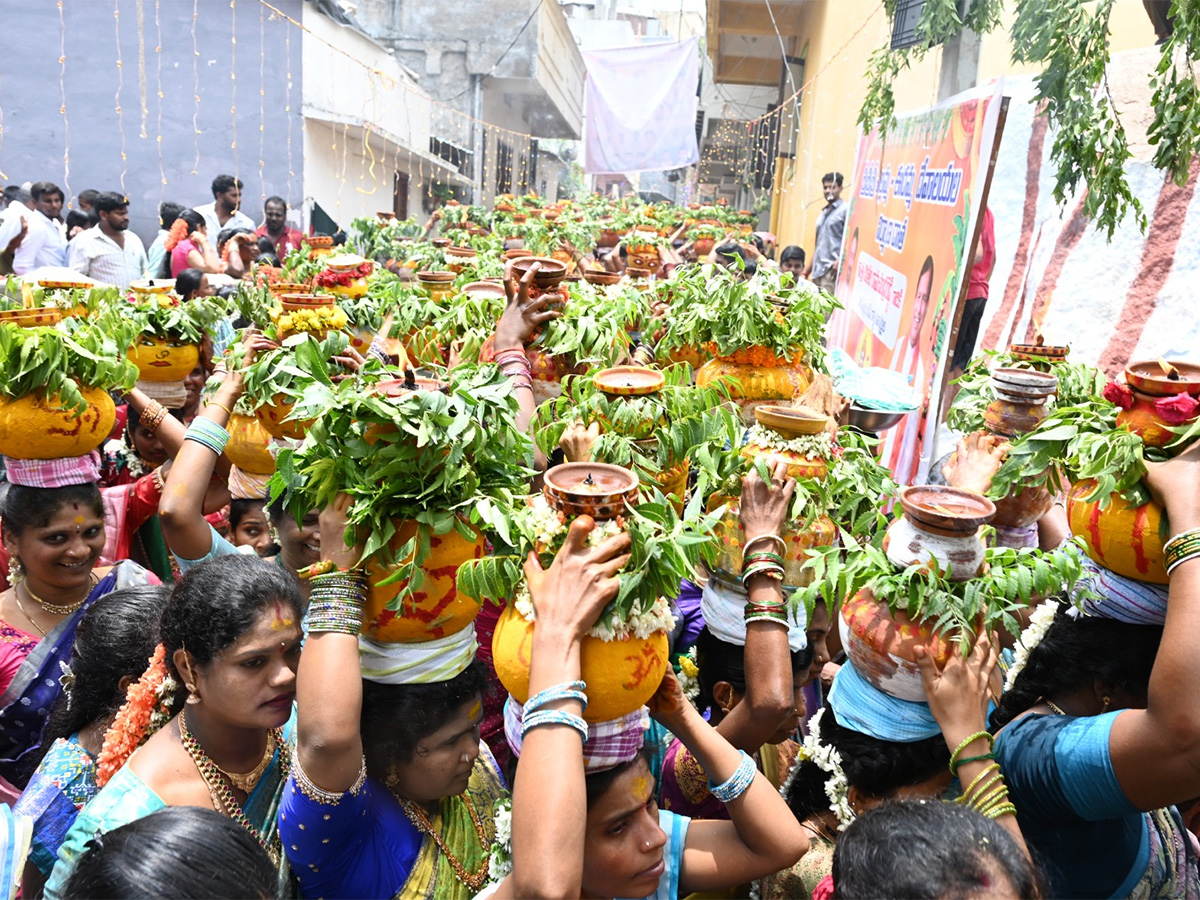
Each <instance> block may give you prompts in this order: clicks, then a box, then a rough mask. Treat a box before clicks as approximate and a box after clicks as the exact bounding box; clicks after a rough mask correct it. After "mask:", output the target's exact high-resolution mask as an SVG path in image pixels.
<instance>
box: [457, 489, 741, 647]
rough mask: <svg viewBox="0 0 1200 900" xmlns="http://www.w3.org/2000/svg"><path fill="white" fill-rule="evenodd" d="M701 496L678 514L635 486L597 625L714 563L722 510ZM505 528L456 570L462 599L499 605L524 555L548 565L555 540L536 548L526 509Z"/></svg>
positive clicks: (667, 592)
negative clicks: (621, 555)
mask: <svg viewBox="0 0 1200 900" xmlns="http://www.w3.org/2000/svg"><path fill="white" fill-rule="evenodd" d="M703 478H704V476H703V475H701V479H702V480H703ZM701 493H702V492H700V491H698V492H697V493H695V494H694V495H693V496H692V498H691V500H690V501H689V502H688V504H687V506H686V507H685V508H684V511H683V515H682V516H680V515H678V514H676V512H675V507H674V506H673V505H672V504H671V502H670V501H669V500H667V498H666V497H664V496H663V494H662V492H661V491H659V490H657V489H655V488H653V487H647V486H643V487H642V488H641V490H640V492H639V497H638V502H637V503H636V504H634V505H632V506H629V507H628V508H627V510H626V513H625V515H624V516H623V520H624V521H623V529H622V530H623V531H624V532H625V533H626V534H627V535H629V540H630V548H629V553H630V558H629V562H628V563H627V564H626V566H625V568H624V569H623V570H622V571H621V572H620V574H619V575H618V576H617V579H618V581H619V582H620V588H619V589H618V591H617V596H616V599H615V600H613V601H612V602H611V603H610V604H609V605H608V606H607V607H605V609H604V611H603V612H602V613H601V615H600V621H601V622H608V623H610V624H619V623H621V622H623V621H628V619H629V618H630V617H632V616H634V615H637V614H640V613H644V612H647V611H649V610H650V609H651V608H652V607H653V606H654V605H655V603H656V602H657V601H658V600H659V598H661V597H673V596H675V595H676V594H677V593H678V591H679V582H680V581H681V580H682V579H684V578H691V577H694V575H695V572H696V566H697V565H698V564H699V563H700V562H701V561H702V560H703V561H705V562H708V563H712V562H713V561H714V560H715V557H716V549H717V548H716V542H715V538H714V533H715V531H714V529H715V528H716V525H717V522H719V521H720V518H721V515H722V513H723V512H724V509H723V508H719V509H716V510H714V511H713V512H711V513H706V512H704V510H703V506H702V498H701ZM510 524H511V527H510V529H509V538H510V539H509V540H507V541H505V542H504V546H500V545H497V547H496V553H495V554H494V555H492V556H485V557H484V558H482V559H478V560H472V561H468V562H466V563H464V564H463V565H462V566H460V567H459V569H458V589H459V590H460V591H462V592H463V593H464V594H466V595H467V596H469V597H474V598H475V599H476V600H479V601H481V602H482V601H484V600H491V601H492V602H494V603H504V602H506V601H507V600H509V599H510V598H511V597H512V596H513V595H514V594H515V593H516V591H517V588H518V586H519V585H520V584H521V583H522V581H524V577H525V576H524V572H523V571H522V566H523V564H524V561H525V559H526V557H527V556H528V554H529V553H530V552H533V551H534V550H537V551H538V556H539V559H540V560H541V563H542V565H543V566H546V567H548V566H549V565H550V564H551V562H552V561H553V559H554V554H555V553H556V552H557V551H558V546H561V540H560V541H558V542H556V546H551V547H541V546H539V545H538V544H537V537H538V536H537V534H536V531H535V528H534V523H533V519H532V517H531V516H530V515H529V514H528V510H527V509H524V510H518V511H517V512H516V513H515V514H514V515H513V516H512V519H511V523H510ZM567 524H569V523H567ZM563 539H565V532H564V537H563Z"/></svg>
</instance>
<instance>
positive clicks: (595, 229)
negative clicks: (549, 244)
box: [547, 213, 600, 253]
mask: <svg viewBox="0 0 1200 900" xmlns="http://www.w3.org/2000/svg"><path fill="white" fill-rule="evenodd" d="M547 224H548V225H549V227H550V234H551V236H552V237H553V238H554V239H555V241H556V242H558V243H564V242H565V243H567V244H569V245H570V246H571V247H574V248H575V249H576V250H578V251H579V252H580V253H588V252H590V251H591V250H592V248H594V247H595V246H596V241H597V240H599V239H600V223H599V222H597V221H596V220H595V219H593V218H591V217H588V216H585V217H584V218H583V219H576V218H575V217H574V216H572V215H569V214H567V213H563V214H562V215H560V216H559V217H558V218H557V219H555V220H554V221H553V222H548V223H547ZM551 249H552V250H553V249H554V248H551Z"/></svg>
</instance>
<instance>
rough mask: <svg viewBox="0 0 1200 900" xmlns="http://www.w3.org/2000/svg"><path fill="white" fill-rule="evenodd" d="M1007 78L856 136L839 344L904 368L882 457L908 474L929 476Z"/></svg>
mask: <svg viewBox="0 0 1200 900" xmlns="http://www.w3.org/2000/svg"><path fill="white" fill-rule="evenodd" d="M1001 87H1002V86H1001V85H1000V84H996V85H993V86H989V87H986V88H979V89H975V90H973V91H968V92H966V93H963V94H960V95H958V96H957V97H954V98H951V99H950V100H949V101H947V102H945V103H943V104H941V105H939V106H936V107H933V108H931V109H927V110H923V111H920V112H917V113H912V114H909V115H905V116H900V117H898V118H897V120H896V122H895V123H893V125H892V127H891V129H890V130H889V131H888V132H887V134H886V135H882V136H881V135H880V134H879V132H878V130H873V131H872V132H871V133H870V134H865V135H862V136H861V137H860V138H859V146H858V153H857V155H856V158H855V165H854V180H853V181H852V182H851V184H850V185H849V188H850V190H849V194H850V209H849V213H848V215H847V222H846V230H845V233H846V240H845V244H844V245H843V248H842V256H841V267H840V270H839V277H838V282H837V286H836V292H837V297H838V299H839V300H840V301H841V302H842V305H843V307H844V308H843V309H841V310H837V311H835V313H834V316H833V318H832V320H831V321H830V328H829V335H830V346H831V347H834V346H837V347H841V349H843V350H844V351H845V352H846V353H847V354H848V355H849V356H850V358H851V359H852V360H853V361H854V362H855V363H856V364H857V365H859V366H860V367H864V368H868V367H880V368H885V369H890V370H891V371H893V372H897V373H900V374H902V375H904V376H905V377H906V378H907V379H908V381H909V384H910V385H911V386H912V398H913V406H914V407H915V408H914V410H913V412H911V413H909V414H908V415H907V416H905V417H904V419H902V420H901V421H900V422H899V424H897V425H895V426H894V427H892V428H891V429H889V430H888V431H887V432H885V434H884V439H883V443H882V445H881V447H880V451H879V452H880V458H881V460H882V461H883V462H884V464H886V465H887V466H888V467H889V468H891V470H892V473H893V475H894V477H895V478H896V480H897V481H898V482H900V483H901V484H916V483H921V482H923V481H924V480H925V478H926V474H927V472H928V470H929V465H930V461H931V453H932V452H933V451H934V448H933V447H932V444H933V439H934V432H935V430H936V428H937V422H938V412H939V410H940V408H941V397H942V392H943V390H944V388H945V384H944V382H945V370H946V366H947V359H946V357H947V351H948V348H949V347H950V345H951V341H950V337H951V333H952V332H953V330H954V326H955V323H956V322H957V316H958V312H959V307H960V305H961V300H962V298H961V296H960V295H961V294H962V292H963V290H964V289H965V287H966V284H967V281H968V277H967V276H968V275H969V273H970V266H971V260H972V258H973V254H974V244H975V240H976V232H977V230H978V224H979V221H980V214H981V211H982V210H983V209H984V208H985V206H986V199H987V198H986V192H987V185H988V176H989V171H990V165H991V161H992V159H993V156H994V154H993V149H994V147H995V145H996V142H997V140H998V137H999V128H1000V127H1001V126H1000V111H1001V107H1002V97H1001Z"/></svg>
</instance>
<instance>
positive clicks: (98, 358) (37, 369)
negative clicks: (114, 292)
mask: <svg viewBox="0 0 1200 900" xmlns="http://www.w3.org/2000/svg"><path fill="white" fill-rule="evenodd" d="M135 336H136V331H135V330H134V328H133V327H132V326H130V325H129V324H127V323H126V324H121V323H113V327H112V328H108V327H106V325H105V324H104V323H100V322H92V321H89V320H85V319H70V320H68V321H67V322H64V323H63V325H62V326H61V327H59V328H53V327H37V328H22V327H19V326H17V325H12V324H10V323H7V322H6V323H0V394H3V396H5V397H7V398H9V399H11V400H18V399H20V398H21V397H25V396H28V395H29V394H35V393H36V394H41V395H43V396H46V397H58V398H59V400H58V402H59V405H60V406H61V407H62V408H63V409H69V410H72V411H73V412H74V413H75V414H76V415H81V414H83V412H84V411H86V410H87V401H86V400H84V399H83V395H82V394H81V393H80V390H79V389H80V388H81V387H90V388H99V389H100V390H105V391H108V390H118V391H122V392H124V391H128V390H129V389H130V388H132V387H133V386H134V385H135V384H136V383H137V377H138V370H137V366H135V365H134V364H133V363H132V362H130V361H129V359H128V357H127V356H126V348H127V347H129V346H132V344H133V341H134V339H135Z"/></svg>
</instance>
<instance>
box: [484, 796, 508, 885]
mask: <svg viewBox="0 0 1200 900" xmlns="http://www.w3.org/2000/svg"><path fill="white" fill-rule="evenodd" d="M492 822H493V824H494V825H495V827H496V836H495V838H494V839H493V840H492V847H491V849H490V850H489V851H488V859H489V864H488V883H489V884H499V883H500V882H501V881H503V880H504V879H505V878H507V877H508V875H509V873H511V872H512V867H513V864H512V800H511V799H510V798H508V797H501V798H500V799H499V800H497V801H496V806H495V809H494V811H493V814H492Z"/></svg>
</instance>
